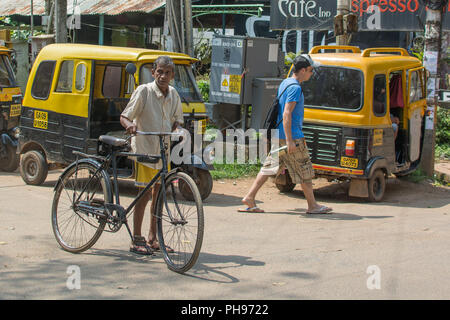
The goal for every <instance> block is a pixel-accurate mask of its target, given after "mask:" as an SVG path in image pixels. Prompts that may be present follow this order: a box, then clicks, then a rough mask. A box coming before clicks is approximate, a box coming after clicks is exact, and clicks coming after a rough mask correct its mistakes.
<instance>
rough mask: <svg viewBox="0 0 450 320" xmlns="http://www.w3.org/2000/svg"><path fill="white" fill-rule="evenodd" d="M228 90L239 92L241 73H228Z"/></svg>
mask: <svg viewBox="0 0 450 320" xmlns="http://www.w3.org/2000/svg"><path fill="white" fill-rule="evenodd" d="M230 92H234V93H237V94H240V93H241V75H239V74H231V75H230Z"/></svg>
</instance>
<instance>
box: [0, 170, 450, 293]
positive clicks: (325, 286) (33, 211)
mask: <svg viewBox="0 0 450 320" xmlns="http://www.w3.org/2000/svg"><path fill="white" fill-rule="evenodd" d="M57 176H58V172H53V173H51V174H50V175H49V177H48V179H47V181H46V182H45V184H44V185H43V186H28V185H25V184H24V182H23V181H22V179H21V177H20V175H19V174H18V173H12V174H7V173H0V217H1V223H0V299H288V300H290V299H449V298H450V268H449V265H450V250H449V249H448V248H450V232H449V230H450V203H449V202H450V188H445V187H435V186H432V185H430V184H429V183H427V182H423V183H421V184H414V183H411V182H408V181H405V180H398V179H390V180H389V182H388V185H387V195H386V197H385V200H384V201H383V202H381V203H376V204H375V203H366V202H364V201H361V200H358V199H351V198H348V197H347V195H346V188H347V187H348V186H347V185H345V184H336V183H328V182H326V181H322V180H316V182H315V188H316V195H317V198H318V200H319V201H320V202H322V203H324V204H327V205H330V206H332V207H333V208H334V209H335V213H334V214H332V215H322V216H317V215H306V214H305V207H306V201H305V199H304V197H303V194H302V192H301V191H300V189H299V188H296V190H294V192H293V193H291V194H280V193H279V192H278V191H277V190H276V189H275V188H274V186H273V184H271V183H267V184H266V185H265V186H264V187H263V189H262V190H261V192H260V194H259V195H258V199H260V200H263V201H264V202H259V203H258V205H260V206H261V207H263V208H264V209H265V210H266V213H263V214H249V213H238V212H237V210H236V209H237V208H239V207H241V205H240V199H241V197H242V195H243V194H244V192H246V190H248V188H249V186H250V183H251V182H252V180H251V179H244V180H237V181H215V185H214V189H213V193H212V195H211V196H210V197H209V198H208V199H207V201H205V216H206V221H205V238H204V245H203V248H202V253H201V255H200V257H199V260H198V262H197V264H196V265H195V266H194V268H193V269H191V270H190V271H189V272H188V273H187V274H186V275H179V274H176V273H173V272H171V271H169V270H168V269H167V267H166V265H165V263H164V261H163V259H162V257H161V256H160V255H156V256H153V257H141V256H136V255H134V254H132V253H130V252H128V245H129V238H128V237H129V236H128V234H127V232H126V230H125V229H123V230H120V231H119V232H118V233H116V234H111V233H104V234H103V235H102V236H101V238H100V240H99V241H98V242H97V244H96V245H95V246H94V248H93V249H90V250H88V251H87V252H85V253H82V254H70V253H67V252H65V251H63V250H61V249H59V247H58V245H57V243H56V241H55V239H54V237H53V233H52V230H51V224H50V208H51V200H52V195H53V194H52V193H53V190H52V187H53V185H54V183H55V181H56V179H57ZM121 185H122V188H123V192H122V194H123V196H125V201H130V199H131V196H132V195H133V194H134V193H135V192H136V190H135V189H134V187H132V183H131V182H130V181H124V182H123V183H121ZM74 270H75V273H72V272H74ZM78 271H79V274H80V282H79V284H80V288H79V289H78V288H77V287H76V284H78V282H73V281H72V282H71V281H70V280H72V279H73V278H71V276H73V275H74V274H78V273H77V272H78ZM68 280H69V281H68Z"/></svg>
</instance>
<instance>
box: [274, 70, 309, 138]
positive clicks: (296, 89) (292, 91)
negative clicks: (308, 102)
mask: <svg viewBox="0 0 450 320" xmlns="http://www.w3.org/2000/svg"><path fill="white" fill-rule="evenodd" d="M292 83H295V84H294V85H291V86H290V87H289V88H287V89H286V91H284V93H283V95H282V96H281V97H280V99H279V102H280V103H279V105H278V119H277V121H278V122H280V120H281V119H283V112H284V107H285V105H286V103H288V102H293V101H295V102H297V104H296V105H295V108H294V111H293V112H292V120H291V132H292V139H300V138H303V137H304V135H303V131H302V126H303V115H304V98H303V92H302V88H301V87H300V83H299V82H298V81H297V80H295V79H294V78H287V79H285V80H283V81H282V82H281V84H280V87H279V88H278V95H280V93H282V92H283V90H284V89H285V88H286V87H287V86H288V85H290V84H292ZM277 128H278V129H279V130H280V131H279V136H278V137H279V139H286V134H285V133H284V127H283V121H281V122H280V124H279V125H278V127H277Z"/></svg>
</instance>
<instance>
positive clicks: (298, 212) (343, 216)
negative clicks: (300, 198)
mask: <svg viewBox="0 0 450 320" xmlns="http://www.w3.org/2000/svg"><path fill="white" fill-rule="evenodd" d="M243 214H252V215H253V214H262V215H271V214H283V215H293V216H299V217H301V218H306V219H323V220H362V219H386V218H393V216H360V215H356V214H350V213H339V212H335V211H333V213H327V214H308V213H306V209H303V208H296V209H289V210H288V211H265V212H261V213H254V212H248V213H246V212H243Z"/></svg>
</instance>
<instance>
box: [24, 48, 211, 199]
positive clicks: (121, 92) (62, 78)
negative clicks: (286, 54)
mask: <svg viewBox="0 0 450 320" xmlns="http://www.w3.org/2000/svg"><path fill="white" fill-rule="evenodd" d="M161 55H167V56H170V57H171V58H172V59H173V61H174V63H175V79H174V80H173V83H172V85H173V86H174V87H175V88H176V89H177V91H178V93H179V95H180V97H181V101H182V105H183V111H184V113H185V115H191V116H193V117H194V118H195V119H196V120H199V121H201V122H202V123H203V124H204V123H205V120H206V110H205V105H204V103H203V101H202V97H201V94H200V92H199V90H198V87H197V85H196V82H195V78H194V75H193V72H192V67H191V66H192V64H193V63H194V62H196V61H197V60H196V59H195V58H192V57H189V56H188V55H185V54H181V53H174V52H166V51H158V50H149V49H139V48H123V47H111V46H97V45H85V44H51V45H48V46H45V47H44V48H43V49H42V50H41V51H40V53H39V55H38V56H37V58H36V60H35V62H34V65H33V67H32V70H31V73H30V76H29V79H28V84H27V88H26V92H25V96H24V101H23V108H22V115H21V121H20V139H19V151H20V173H21V175H22V178H23V180H24V181H25V182H26V183H27V184H32V185H40V184H42V183H43V182H44V181H45V179H46V176H47V173H48V170H49V169H52V168H57V167H61V166H65V165H67V164H69V163H71V162H73V161H74V160H75V156H74V155H73V153H72V152H73V151H74V150H76V151H81V152H84V153H88V154H96V153H98V137H99V136H100V135H104V134H114V133H117V132H120V133H123V132H124V129H123V128H122V126H121V125H120V121H119V117H120V114H121V112H122V111H123V109H124V108H125V107H126V105H127V103H128V101H129V99H130V96H131V94H132V92H133V90H134V89H135V87H137V85H139V84H144V83H148V82H150V81H153V77H152V72H151V70H152V66H153V62H154V61H155V59H156V58H157V57H158V56H161ZM127 66H128V67H127ZM130 66H131V68H129V67H130ZM130 70H132V71H130ZM131 163H132V162H131V161H130V160H128V159H123V163H121V164H119V166H120V168H121V169H122V170H121V176H122V177H132V176H133V170H132V164H131ZM209 168H210V167H207V166H205V164H204V163H202V164H200V165H196V164H193V165H192V166H191V167H189V168H187V170H190V172H189V173H190V174H193V175H194V179H195V180H196V181H197V183H198V184H200V186H199V189H200V190H202V191H203V193H202V195H203V197H206V196H207V195H209V193H210V192H211V188H212V179H211V176H210V174H209V171H208V169H209ZM197 169H198V170H197ZM203 184H204V185H203Z"/></svg>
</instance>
